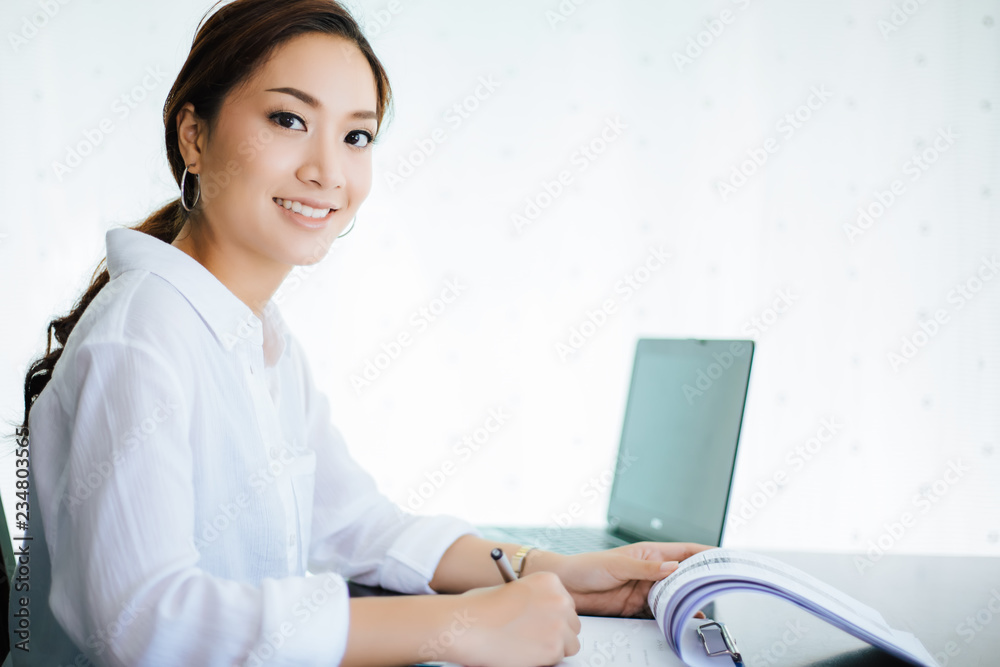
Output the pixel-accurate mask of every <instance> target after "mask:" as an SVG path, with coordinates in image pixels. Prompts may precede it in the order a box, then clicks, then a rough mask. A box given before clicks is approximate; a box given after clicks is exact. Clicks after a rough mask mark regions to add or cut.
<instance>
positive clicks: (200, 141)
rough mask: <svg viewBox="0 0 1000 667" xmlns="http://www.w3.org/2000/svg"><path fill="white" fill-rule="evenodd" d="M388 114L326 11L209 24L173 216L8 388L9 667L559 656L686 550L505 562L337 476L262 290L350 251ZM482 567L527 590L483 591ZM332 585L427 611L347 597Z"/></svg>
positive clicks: (307, 7) (242, 16)
mask: <svg viewBox="0 0 1000 667" xmlns="http://www.w3.org/2000/svg"><path fill="white" fill-rule="evenodd" d="M389 102H390V88H389V83H388V79H387V77H386V73H385V71H384V69H383V68H382V65H381V64H380V62H379V60H378V59H377V58H376V57H375V55H374V53H373V52H372V49H371V47H370V45H369V44H368V42H367V41H366V40H365V38H364V37H363V35H362V34H361V32H360V30H359V29H358V26H357V24H356V23H355V22H354V20H353V19H352V18H351V17H350V16H349V14H348V13H347V12H346V11H345V10H344V9H343V8H341V7H340V6H339V5H337V4H336V3H335V2H333V1H332V0H290V1H285V2H274V1H273V0H236V1H235V2H232V3H231V4H227V5H225V6H223V7H221V8H220V9H219V10H218V11H217V12H216V13H215V14H213V15H212V16H211V17H209V18H207V20H204V21H203V25H202V26H201V27H200V29H199V30H198V33H197V35H196V37H195V40H194V43H193V45H192V48H191V53H190V55H189V57H188V59H187V61H186V62H185V64H184V66H183V68H182V69H181V72H180V74H179V75H178V77H177V80H176V81H175V82H174V85H173V87H172V88H171V90H170V93H169V94H168V96H167V100H166V104H165V106H164V125H165V134H166V149H167V156H168V159H169V161H170V165H171V168H172V170H173V174H174V178H175V179H176V181H177V182H178V185H179V186H180V197H179V198H178V199H176V200H174V201H172V202H170V203H169V204H168V205H166V206H165V207H163V208H161V209H160V210H158V211H156V212H155V213H153V215H151V216H150V217H149V218H148V219H147V220H146V221H144V222H143V223H142V224H140V225H138V226H137V227H135V228H132V229H112V230H110V231H109V232H108V233H107V237H106V242H107V270H104V271H101V272H100V274H99V275H97V277H96V278H95V279H94V281H93V283H92V284H91V285H90V287H89V289H88V290H87V292H86V293H85V294H84V295H83V297H82V298H81V300H80V302H79V303H78V304H77V305H76V306H75V308H74V309H73V311H72V312H71V313H70V314H69V315H67V316H66V317H63V318H60V319H56V320H54V321H53V322H52V323H51V324H50V327H49V331H50V336H51V332H52V331H53V330H54V331H55V334H56V340H57V341H58V342H59V343H61V344H62V345H63V347H62V348H61V349H57V350H54V351H47V353H46V356H45V357H43V358H42V359H40V360H38V361H37V362H35V364H33V365H32V366H31V368H30V369H29V372H28V375H27V378H26V380H25V427H29V426H30V445H29V450H30V452H31V467H30V472H31V475H30V508H31V510H33V513H32V514H31V521H30V523H29V528H28V533H29V535H31V536H32V538H33V540H32V541H30V542H29V544H30V549H32V550H33V551H32V552H31V561H30V563H31V565H30V567H31V570H30V590H29V591H27V592H25V593H23V594H22V593H18V592H16V591H14V592H12V601H11V614H12V616H11V620H12V644H14V645H15V647H14V648H13V649H12V653H13V656H14V662H15V664H17V665H20V664H39V665H42V664H44V665H55V664H86V659H89V660H91V661H93V662H95V663H98V664H109V665H147V664H149V665H161V664H162V665H167V664H169V665H174V664H198V665H202V664H204V665H233V664H247V665H254V664H265V663H266V664H326V665H331V664H337V663H340V664H342V665H362V664H365V665H391V664H405V663H409V662H416V661H418V660H428V659H430V660H448V661H454V662H460V663H463V664H470V665H540V664H553V663H555V662H558V661H559V660H560V659H562V658H563V657H564V656H568V655H573V654H574V653H576V652H577V651H578V650H579V642H578V639H577V633H578V632H579V629H580V622H579V619H578V618H577V613H587V614H604V615H638V614H642V613H648V608H647V607H646V605H645V597H646V593H647V592H648V590H649V587H650V586H651V585H652V583H653V582H655V581H657V580H659V579H661V578H663V577H664V576H667V575H668V574H669V573H670V572H672V571H673V570H674V569H675V568H676V561H678V560H681V559H683V558H686V557H688V556H690V555H692V554H693V553H695V552H697V551H700V550H701V549H703V548H706V547H703V546H701V545H692V544H652V543H644V544H639V545H632V546H629V547H622V548H619V549H614V550H610V551H605V552H599V553H591V554H583V555H578V556H561V555H557V554H554V553H549V552H544V551H541V550H537V549H536V550H532V551H529V552H527V553H525V552H526V551H527V550H526V549H525V548H522V545H518V544H499V543H494V542H490V541H487V540H484V539H482V538H481V537H480V536H479V535H478V534H477V533H476V531H475V529H474V528H473V527H472V526H471V525H469V524H468V523H466V522H464V521H460V520H458V519H455V518H452V517H446V516H431V517H416V516H412V515H409V514H405V513H403V512H401V511H400V510H399V509H398V508H397V507H396V506H394V505H393V504H392V503H391V502H389V501H388V499H386V498H385V497H383V496H381V495H379V494H378V493H377V491H376V489H375V485H374V483H373V481H372V478H371V477H370V476H369V475H368V474H367V473H365V472H364V471H363V470H361V469H360V468H358V466H357V465H356V464H355V463H354V462H353V461H352V460H351V459H350V457H349V456H348V454H347V450H346V448H345V445H344V442H343V440H342V439H341V436H340V434H339V432H338V431H337V430H336V428H335V427H334V426H332V424H331V423H330V411H329V404H328V402H327V400H326V398H325V397H324V396H323V395H322V394H321V393H320V392H318V391H317V389H316V386H315V383H314V381H313V378H312V376H311V373H310V370H309V365H308V363H307V362H306V359H305V357H304V355H303V351H302V348H301V347H300V345H299V343H298V342H297V340H296V339H295V337H294V336H292V335H291V333H289V332H288V331H287V329H286V328H285V327H284V325H283V323H282V320H281V315H280V313H279V312H278V310H277V308H276V307H275V306H274V304H273V302H272V301H271V297H272V295H273V294H274V293H275V292H276V290H277V289H278V287H279V285H280V284H281V282H282V281H283V280H284V279H285V277H286V276H287V275H288V273H289V272H290V271H291V270H292V268H293V267H294V266H298V265H308V264H314V263H316V262H318V261H319V260H321V259H322V258H323V257H324V256H325V255H326V253H327V251H328V250H329V248H330V245H331V244H332V243H333V241H334V239H335V238H337V237H338V235H341V234H342V233H346V231H345V230H347V231H349V225H350V224H353V218H354V216H355V214H356V213H357V211H358V208H359V207H360V206H361V203H362V202H363V201H364V200H365V198H366V197H367V195H368V193H369V191H370V188H371V177H372V162H371V160H372V153H371V150H372V149H371V145H372V142H373V141H374V140H375V137H376V136H377V135H378V132H379V130H380V129H381V126H382V120H383V117H384V115H385V112H386V109H387V107H388V105H389ZM98 268H100V267H98ZM71 332H72V334H71ZM50 342H51V339H50ZM57 361H58V363H56V362H57ZM493 547H500V548H502V549H503V550H504V551H505V552H506V553H507V554H510V555H511V556H514V555H515V554H516V555H517V557H516V558H515V561H516V562H515V563H514V566H515V568H516V569H519V570H520V572H521V574H522V575H523V576H522V578H520V579H519V580H517V581H515V582H512V583H510V584H506V585H502V586H500V585H498V584H500V583H501V577H500V575H499V573H498V571H497V568H496V566H495V564H494V563H493V561H492V560H491V559H489V558H488V557H487V554H488V553H489V552H490V550H491V549H492V548H493ZM50 557H51V562H50V561H49V558H50ZM307 573H308V574H307ZM345 578H351V579H353V580H355V581H358V582H361V583H367V584H374V585H382V586H384V587H387V588H392V589H395V590H399V591H402V592H407V593H416V594H423V595H414V596H406V597H390V598H361V599H348V595H347V590H346V587H345V585H344V579H345ZM435 593H463V595H434V594H435ZM22 602H24V603H25V604H22ZM21 607H26V608H27V609H28V611H29V614H28V617H30V627H29V628H25V627H24V624H23V623H22V622H21V621H19V620H18V619H19V618H23V617H24V616H23V615H22V616H21V617H19V616H18V613H17V612H18V610H19V609H20V608H21ZM19 623H21V625H20V626H19ZM19 633H23V635H24V636H27V637H28V641H29V644H28V645H26V646H25V648H30V651H25V650H22V649H21V648H18V646H17V645H18V644H19V642H21V641H22V640H23V639H24V636H22V634H19Z"/></svg>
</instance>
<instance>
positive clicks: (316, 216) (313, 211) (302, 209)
mask: <svg viewBox="0 0 1000 667" xmlns="http://www.w3.org/2000/svg"><path fill="white" fill-rule="evenodd" d="M271 200H272V201H273V202H274V203H275V204H277V205H278V206H281V207H282V208H286V209H288V210H289V211H292V212H294V213H298V214H299V215H304V216H305V217H307V218H312V219H313V220H321V219H322V218H325V217H326V216H328V215H329V214H330V212H331V211H332V212H336V211H337V210H338V209H335V208H313V207H312V206H306V205H305V204H303V203H302V202H297V201H295V200H294V199H280V198H278V197H272V198H271Z"/></svg>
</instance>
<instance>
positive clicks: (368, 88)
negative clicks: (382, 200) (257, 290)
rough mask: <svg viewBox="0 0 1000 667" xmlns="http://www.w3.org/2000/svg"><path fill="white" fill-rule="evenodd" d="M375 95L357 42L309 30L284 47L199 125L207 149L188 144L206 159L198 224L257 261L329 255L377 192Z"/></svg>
mask: <svg viewBox="0 0 1000 667" xmlns="http://www.w3.org/2000/svg"><path fill="white" fill-rule="evenodd" d="M375 103H376V91H375V80H374V77H373V74H372V70H371V67H370V66H369V64H368V61H367V60H366V59H365V57H364V55H363V54H362V53H361V51H360V50H359V49H358V48H357V46H355V45H354V44H353V43H352V42H350V41H348V40H345V39H342V38H339V37H334V36H330V35H325V34H319V33H310V34H306V35H302V36H300V37H296V38H293V39H292V40H291V41H289V42H287V43H285V44H284V45H283V46H281V47H279V48H278V49H277V50H276V51H275V53H274V55H273V56H272V57H271V59H270V60H269V61H268V62H267V63H266V64H264V65H263V66H262V67H261V68H260V70H259V71H258V72H257V73H256V74H255V75H254V76H253V77H252V78H251V79H250V80H249V81H248V82H247V83H246V85H245V86H243V87H241V88H238V89H235V90H234V91H233V92H231V93H230V94H229V95H228V97H227V98H226V100H225V102H224V103H223V105H222V107H221V109H220V112H219V115H218V117H217V120H216V123H215V126H214V127H213V128H212V131H211V132H210V133H204V130H205V129H206V128H205V125H204V124H203V123H202V124H201V130H200V131H201V132H202V133H203V134H202V135H201V136H198V137H197V139H196V140H195V141H196V143H197V145H198V146H199V147H200V148H201V154H200V155H198V154H197V153H196V152H193V151H191V150H188V151H187V152H185V158H186V161H187V163H188V164H191V162H193V161H194V159H193V158H196V159H197V160H198V168H197V172H198V174H199V178H200V185H201V200H200V201H199V202H198V205H197V206H198V208H199V209H200V210H201V213H202V219H201V220H199V223H200V224H203V225H204V224H207V226H208V229H207V230H204V231H207V232H208V234H209V235H210V237H211V239H212V244H213V245H215V246H217V247H225V248H226V249H227V250H232V249H238V250H242V251H244V252H245V253H248V254H249V255H250V256H251V257H252V260H251V261H253V260H254V259H263V260H271V261H272V262H277V263H279V264H284V265H289V266H291V265H305V264H313V263H315V262H318V261H319V260H321V259H322V258H323V257H324V256H325V255H326V253H327V251H328V250H329V248H330V245H331V244H332V243H333V241H334V239H335V238H336V237H337V235H338V234H340V233H341V232H342V231H343V230H344V229H345V228H346V227H347V226H348V224H350V221H351V219H352V218H353V217H354V215H355V213H356V212H357V210H358V207H359V206H360V205H361V203H362V202H363V201H364V200H365V198H366V197H367V196H368V193H369V191H370V190H371V183H372V152H371V151H372V148H371V143H370V142H371V139H372V138H373V137H374V136H375V133H376V130H377V122H376V120H375ZM195 111H197V110H195ZM188 127H189V126H187V125H185V124H184V123H183V122H182V124H181V134H182V137H183V136H184V132H185V131H191V130H189V129H188ZM191 127H193V125H192V126H191ZM188 136H189V137H191V138H194V137H195V135H194V134H189V135H188ZM182 152H184V150H183V141H182ZM188 187H190V185H189V186H188ZM289 206H291V208H290V209H289ZM328 209H329V210H328ZM255 255H257V256H259V258H258V257H253V256H255Z"/></svg>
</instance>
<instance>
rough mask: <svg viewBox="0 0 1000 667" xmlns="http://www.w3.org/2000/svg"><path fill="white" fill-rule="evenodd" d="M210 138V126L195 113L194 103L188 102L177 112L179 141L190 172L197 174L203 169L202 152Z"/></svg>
mask: <svg viewBox="0 0 1000 667" xmlns="http://www.w3.org/2000/svg"><path fill="white" fill-rule="evenodd" d="M207 139H208V126H207V125H206V123H205V121H204V120H202V119H201V118H199V117H198V114H197V113H195V110H194V105H193V104H191V103H190V102H188V103H187V104H185V105H184V106H183V107H181V110H180V111H178V112H177V142H178V147H179V148H180V151H181V155H182V156H183V157H184V164H186V165H188V166H189V167H190V169H189V172H190V173H192V174H197V173H198V172H199V171H200V170H201V165H200V164H199V163H200V161H201V155H202V152H203V151H204V149H205V142H206V141H207Z"/></svg>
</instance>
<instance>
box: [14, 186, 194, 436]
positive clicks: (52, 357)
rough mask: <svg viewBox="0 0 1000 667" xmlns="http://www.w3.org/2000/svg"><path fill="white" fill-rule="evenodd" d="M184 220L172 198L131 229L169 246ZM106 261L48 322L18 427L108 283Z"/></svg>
mask: <svg viewBox="0 0 1000 667" xmlns="http://www.w3.org/2000/svg"><path fill="white" fill-rule="evenodd" d="M185 220H187V214H186V212H185V211H184V209H183V208H181V203H180V199H175V200H173V201H171V202H170V203H169V204H167V205H166V206H164V207H162V208H160V209H159V210H158V211H156V212H155V213H153V214H152V215H150V216H149V217H148V218H146V219H145V220H143V221H142V222H141V223H139V224H138V225H136V226H135V227H132V228H131V229H134V230H136V231H139V232H143V233H145V234H149V235H150V236H154V237H156V238H158V239H160V240H161V241H163V242H164V243H172V242H173V240H174V239H175V238H177V234H178V233H179V232H180V230H181V227H183V226H184V222H185ZM106 262H107V258H104V259H102V260H101V261H100V263H99V264H98V265H97V268H96V269H94V276H93V278H92V279H91V282H90V286H89V287H88V288H87V291H85V292H84V293H83V295H82V296H81V297H80V298H79V299H78V300H77V302H76V304H75V305H74V306H73V308H72V309H71V310H70V311H69V313H68V314H66V315H64V316H63V317H57V318H56V319H54V320H52V321H51V322H49V328H48V343H47V344H46V346H45V354H44V355H42V356H41V357H40V358H38V359H36V360H35V362H34V363H32V364H31V366H29V367H28V372H27V374H26V375H25V377H24V422H23V423H22V424H21V427H22V428H24V429H27V428H28V413H29V412H30V411H31V406H32V405H33V404H34V402H35V399H36V398H38V395H39V394H41V393H42V389H44V388H45V385H47V384H48V383H49V380H50V379H52V369H53V368H55V365H56V362H57V361H59V357H61V356H62V352H63V348H64V347H65V345H66V340H67V339H68V338H69V335H70V333H72V332H73V328H74V327H75V326H76V323H77V322H79V321H80V317H81V316H82V315H83V311H85V310H86V309H87V306H89V305H90V302H91V301H93V300H94V299H95V298H96V297H97V294H98V293H99V292H100V291H101V290H102V289H103V288H104V286H105V285H107V284H108V282H110V280H111V276H110V274H109V273H108V269H107V268H106V267H105V266H104V265H105V264H106ZM102 267H103V268H102ZM53 334H55V338H56V342H57V343H59V347H58V348H56V349H55V350H53V349H52V335H53Z"/></svg>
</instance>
